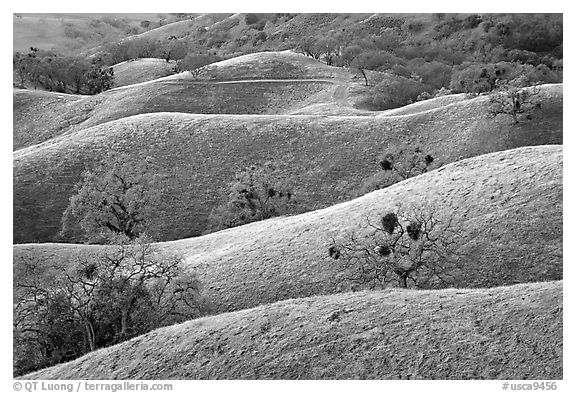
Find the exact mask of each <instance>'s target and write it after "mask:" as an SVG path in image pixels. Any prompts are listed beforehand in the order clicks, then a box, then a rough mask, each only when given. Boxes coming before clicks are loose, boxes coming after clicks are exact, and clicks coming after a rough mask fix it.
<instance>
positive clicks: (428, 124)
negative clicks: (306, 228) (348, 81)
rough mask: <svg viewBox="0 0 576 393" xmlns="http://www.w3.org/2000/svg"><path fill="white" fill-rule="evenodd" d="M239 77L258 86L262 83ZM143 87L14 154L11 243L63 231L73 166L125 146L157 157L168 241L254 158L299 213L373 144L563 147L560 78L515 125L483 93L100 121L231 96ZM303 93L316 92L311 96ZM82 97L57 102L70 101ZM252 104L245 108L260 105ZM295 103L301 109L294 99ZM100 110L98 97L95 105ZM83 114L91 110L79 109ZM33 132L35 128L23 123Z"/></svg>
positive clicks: (331, 191)
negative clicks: (359, 110) (404, 109)
mask: <svg viewBox="0 0 576 393" xmlns="http://www.w3.org/2000/svg"><path fill="white" fill-rule="evenodd" d="M271 84H272V85H274V86H273V87H270V86H268V87H266V88H270V89H272V90H271V91H273V92H274V94H276V93H278V92H279V91H280V89H281V88H279V87H278V86H277V83H271ZM282 84H283V82H282V83H280V85H282ZM232 85H234V83H232ZM238 85H248V86H252V89H257V88H259V87H258V86H261V87H262V88H264V87H265V85H266V84H265V83H263V84H261V85H254V84H252V83H245V84H243V83H241V82H240V83H238ZM269 85H270V84H269ZM145 86H148V87H147V88H146V89H143V88H142V89H139V90H137V91H140V92H141V94H135V93H136V91H134V90H132V89H130V88H125V89H118V90H117V91H115V92H112V93H110V94H115V99H114V100H109V101H108V102H109V103H108V104H106V108H107V109H106V110H103V109H92V110H91V116H90V117H88V118H87V119H86V120H85V121H84V123H81V124H79V125H78V127H82V126H84V125H86V126H87V125H88V123H92V124H93V123H101V122H105V123H104V124H101V125H99V126H96V127H92V128H88V129H83V130H81V131H77V132H75V133H68V134H66V135H64V136H62V137H58V138H54V139H52V140H50V141H47V142H45V143H42V144H39V145H36V146H31V147H29V148H25V149H21V150H19V151H17V152H15V153H14V195H15V198H14V241H15V242H17V243H23V242H36V241H51V240H52V239H53V236H54V235H55V234H56V233H57V231H58V230H59V228H60V217H61V215H62V212H63V211H64V209H65V207H66V205H67V204H68V199H69V197H70V196H71V193H72V186H73V185H74V184H75V183H76V182H77V181H78V180H79V179H80V172H81V171H82V169H83V168H84V167H87V166H90V165H91V164H92V163H94V162H95V161H97V160H99V159H101V157H102V155H103V154H104V153H105V152H107V151H112V152H118V151H122V152H130V153H131V154H133V157H134V160H137V159H139V158H140V157H143V156H150V157H153V158H154V159H155V161H156V162H157V164H158V166H159V168H160V173H161V174H162V175H165V176H166V178H165V183H164V190H163V193H164V195H165V197H166V201H167V202H166V204H164V205H163V206H160V210H161V214H160V216H159V217H158V219H157V221H156V223H155V226H156V229H157V232H159V233H161V234H162V237H161V239H162V240H169V239H177V238H185V237H189V236H194V235H198V234H200V233H201V232H202V231H203V230H204V228H205V227H206V219H207V216H208V213H209V211H210V210H211V209H212V207H213V206H215V205H216V204H218V203H219V197H220V194H221V191H222V190H223V188H224V187H225V185H226V184H227V183H228V182H229V181H230V180H231V179H232V177H233V174H234V172H235V171H237V170H239V169H241V168H243V167H244V166H246V165H249V164H253V163H258V162H263V161H266V160H269V161H273V162H275V163H276V164H277V167H278V168H279V174H280V176H282V177H284V178H287V179H289V180H290V181H291V182H292V184H293V188H294V191H295V196H296V198H297V199H298V207H299V210H298V211H300V212H302V211H310V210H314V209H318V208H321V207H326V206H330V205H332V204H334V203H337V202H341V201H343V200H347V199H349V198H350V197H351V196H352V195H355V193H356V190H357V189H358V187H359V186H360V184H361V183H362V180H363V179H365V178H367V177H369V176H370V175H372V174H373V173H374V172H376V171H377V170H378V167H377V162H378V161H377V160H378V156H379V155H380V154H381V153H382V151H383V150H384V149H386V148H387V147H388V146H390V145H394V144H397V143H411V144H414V145H420V146H425V147H426V150H427V151H428V152H430V153H431V154H432V155H433V156H434V157H436V159H437V160H439V161H442V162H444V163H449V162H453V161H455V160H458V159H459V158H462V157H471V156H476V155H479V154H484V153H488V152H492V151H500V150H505V149H509V148H514V147H519V146H526V145H541V144H560V143H562V90H561V86H549V87H547V88H543V89H542V90H543V91H546V92H550V98H548V99H547V101H546V104H545V107H544V109H543V111H542V113H541V114H539V116H537V117H535V118H534V120H532V121H530V122H522V123H521V124H519V125H517V126H515V125H513V124H511V121H510V119H508V118H505V117H498V118H496V119H491V118H489V117H488V115H487V109H486V108H487V100H486V97H479V98H476V99H472V100H465V101H462V102H456V103H453V104H450V105H447V106H442V107H439V108H436V109H433V110H427V111H425V112H422V113H414V114H412V115H403V116H360V115H356V116H323V115H316V116H310V115H295V116H278V115H274V116H250V115H248V116H241V115H189V114H181V113H158V114H146V115H139V116H133V117H128V118H123V119H121V120H117V121H108V120H109V119H110V118H116V117H119V118H121V117H124V116H128V115H130V113H133V112H138V111H139V110H142V108H146V107H148V108H151V107H152V108H154V109H157V110H161V109H166V108H169V109H173V110H177V109H178V108H179V107H178V105H180V108H181V107H183V106H185V105H184V104H186V103H188V104H189V107H188V108H187V109H188V110H193V109H194V108H193V107H194V105H204V107H205V108H206V107H207V105H210V102H211V103H212V105H214V107H215V108H216V107H218V105H220V104H226V103H228V104H229V106H228V108H231V107H232V106H233V105H232V101H230V100H231V99H233V97H232V98H231V97H230V96H226V91H228V92H230V91H231V90H218V89H205V90H204V91H205V92H206V94H211V95H212V96H211V97H212V98H210V99H206V100H205V101H202V103H201V104H199V103H198V102H200V101H193V100H192V99H191V98H190V97H191V96H190V93H191V92H192V91H196V92H198V91H199V89H201V88H202V87H201V85H198V84H191V85H190V86H191V87H190V89H188V90H187V89H183V88H182V86H181V85H179V84H176V85H170V84H168V85H166V86H165V87H163V94H162V95H153V96H151V95H150V94H152V93H153V92H154V91H155V92H156V93H158V89H157V87H155V86H156V83H151V84H148V85H145ZM221 86H230V84H227V83H226V84H223V85H221ZM291 86H293V85H291V84H290V83H288V84H286V85H284V88H286V89H288V93H286V94H285V95H284V96H283V97H284V99H280V98H279V97H280V96H276V95H274V96H272V97H271V98H272V103H271V101H270V100H269V98H268V96H266V97H265V98H262V99H261V100H262V105H264V107H266V108H267V110H270V109H269V108H271V105H272V104H273V103H276V104H277V105H279V106H284V108H287V107H289V106H290V105H291V104H290V102H289V100H287V99H286V97H287V96H292V97H296V96H301V93H302V92H303V91H305V89H312V90H314V89H315V87H312V86H310V85H305V86H307V87H303V89H304V90H298V91H299V92H300V93H296V92H290V89H292V87H291ZM328 86H329V88H330V89H333V88H334V85H330V84H328ZM318 88H320V87H318ZM223 89H224V88H223ZM322 89H324V88H323V87H322ZM247 91H248V90H247V88H246V86H244V87H243V88H242V89H240V88H238V90H237V93H238V94H237V95H236V96H235V97H237V98H238V100H239V101H238V104H239V105H243V106H244V108H246V107H247V106H248V105H249V104H250V100H251V99H245V100H241V99H240V98H241V97H243V94H244V93H246V92H247ZM321 91H323V92H324V93H321V94H325V93H326V90H321ZM311 93H312V94H314V91H312V92H311ZM26 94H28V93H26ZM318 94H320V93H318ZM274 97H276V99H275V100H274V99H273V98H274ZM310 97H311V98H310V100H313V99H314V96H313V95H311V96H310ZM318 97H319V96H318V95H317V96H316V98H318ZM94 99H104V98H102V97H100V98H99V97H95V98H94ZM83 100H84V99H83ZM83 100H77V101H71V102H69V103H67V104H66V105H68V106H72V105H76V106H79V105H82V102H85V101H83ZM255 100H256V99H255ZM113 102H114V103H115V104H114V105H112V103H113ZM258 102H260V101H258ZM258 102H252V105H259V104H258ZM296 104H300V105H305V103H304V102H302V101H298V102H297V103H296ZM296 104H292V105H296ZM138 106H139V107H140V109H137V108H138ZM103 107H104V104H101V105H100V106H99V108H103ZM96 108H98V106H97V107H96ZM89 110H90V106H86V111H89ZM277 110H280V109H277ZM414 112H417V110H415V111H414ZM86 113H88V112H86ZM87 116H88V115H87ZM78 119H81V118H80V117H79V118H78ZM37 121H40V120H37ZM35 122H36V120H35ZM46 123H48V121H46ZM36 127H40V126H39V125H36ZM30 129H36V128H34V125H33V124H32V123H30ZM40 129H41V128H40ZM50 135H51V134H50Z"/></svg>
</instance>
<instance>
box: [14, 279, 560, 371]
mask: <svg viewBox="0 0 576 393" xmlns="http://www.w3.org/2000/svg"><path fill="white" fill-rule="evenodd" d="M486 310H490V312H486ZM562 315H563V306H562V281H556V282H549V283H533V284H522V285H514V286H510V287H499V288H492V289H479V290H462V289H447V290H439V291H406V290H404V291H402V290H386V291H374V292H357V293H346V294H338V295H332V296H323V297H311V298H305V299H296V300H288V301H285V302H280V303H275V304H268V305H264V306H260V307H258V308H254V309H250V310H244V311H238V312H234V313H227V314H222V315H217V316H213V317H208V318H202V319H197V320H192V321H188V322H185V323H183V324H180V325H174V326H170V327H166V328H162V329H158V330H155V331H152V332H150V333H148V334H146V335H144V336H140V337H136V338H134V339H132V340H130V341H127V342H124V343H121V344H119V345H115V346H113V347H110V348H104V349H100V350H97V351H95V352H92V353H90V354H88V355H85V356H84V357H82V358H79V359H77V360H74V361H72V362H70V363H65V364H61V365H58V366H55V367H52V368H48V369H45V370H40V371H38V372H35V373H32V374H28V375H26V376H24V377H23V378H24V379H504V380H524V379H546V380H548V379H562V378H563V364H562V352H563V337H562V326H563V324H562Z"/></svg>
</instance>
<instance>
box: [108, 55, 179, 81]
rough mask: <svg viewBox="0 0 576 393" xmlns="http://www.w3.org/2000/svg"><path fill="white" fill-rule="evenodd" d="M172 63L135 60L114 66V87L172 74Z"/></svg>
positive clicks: (158, 60) (161, 60)
mask: <svg viewBox="0 0 576 393" xmlns="http://www.w3.org/2000/svg"><path fill="white" fill-rule="evenodd" d="M175 65H176V63H175V62H174V61H170V62H167V61H166V60H164V59H136V60H132V61H125V62H122V63H119V64H116V65H114V67H113V68H114V86H115V87H121V86H128V85H133V84H136V83H141V82H148V81H151V80H154V79H158V78H162V77H165V76H168V75H172V74H174V66H175Z"/></svg>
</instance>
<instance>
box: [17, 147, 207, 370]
mask: <svg viewBox="0 0 576 393" xmlns="http://www.w3.org/2000/svg"><path fill="white" fill-rule="evenodd" d="M154 172H156V171H155V170H154V169H153V165H152V164H151V163H150V162H148V161H146V160H144V161H143V162H141V163H139V164H138V165H133V164H131V163H129V161H128V160H127V159H126V157H125V156H122V155H120V156H110V157H107V158H106V159H104V160H103V161H102V163H101V164H99V165H97V166H96V167H95V168H93V169H91V170H87V171H85V172H84V174H83V178H82V180H81V181H80V182H79V183H78V185H77V186H76V193H75V195H74V196H72V198H71V199H70V205H69V207H68V209H67V210H66V211H65V213H64V215H63V220H62V221H63V232H66V231H68V230H70V229H71V228H73V227H75V226H79V227H80V228H81V229H82V230H83V232H84V234H85V239H86V241H87V242H90V243H103V244H106V245H107V246H106V247H104V248H98V249H92V250H93V253H91V254H90V255H86V254H85V255H77V256H75V257H74V256H73V257H71V258H70V259H69V260H67V261H64V262H63V263H61V264H57V265H55V266H48V265H46V264H44V263H43V262H42V261H39V260H38V259H30V260H29V259H22V260H16V261H15V263H14V269H15V273H14V359H15V362H14V367H15V370H14V372H15V374H16V375H20V374H23V373H26V372H30V371H33V370H35V369H38V368H42V367H47V366H51V365H54V364H57V363H60V362H63V361H68V360H71V359H74V358H76V357H79V356H81V355H83V354H85V353H87V352H89V351H93V350H95V349H97V348H101V347H105V346H108V345H112V344H116V343H119V342H122V341H125V340H127V339H130V338H132V337H135V336H138V335H141V334H144V333H146V332H149V331H150V330H153V329H156V328H158V327H160V326H165V325H170V324H174V323H178V322H181V321H184V320H187V319H191V318H194V317H197V316H200V315H204V314H206V313H207V312H208V311H209V310H208V305H207V301H206V299H204V298H203V297H202V296H201V289H202V285H201V283H200V280H199V279H198V277H197V276H196V274H195V273H194V271H193V270H191V269H190V268H187V267H186V265H185V263H184V261H183V259H182V258H181V257H180V256H178V255H167V254H166V253H162V252H160V250H158V249H157V247H156V246H154V245H153V243H152V241H153V238H152V237H150V236H149V235H147V234H146V231H147V230H148V229H149V227H150V223H151V220H152V207H153V206H154V205H155V204H156V203H157V201H158V198H159V193H158V189H159V187H158V185H157V184H156V182H157V177H156V176H155V175H154Z"/></svg>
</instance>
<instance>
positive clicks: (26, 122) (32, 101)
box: [12, 89, 90, 150]
mask: <svg viewBox="0 0 576 393" xmlns="http://www.w3.org/2000/svg"><path fill="white" fill-rule="evenodd" d="M85 102H86V101H85V97H84V96H80V95H72V94H63V93H50V92H47V91H40V90H38V91H36V90H21V89H14V94H13V101H12V105H13V111H12V114H13V115H12V116H13V121H14V131H13V133H12V143H13V148H14V150H18V149H21V148H23V147H26V146H31V145H35V144H37V143H39V142H43V141H46V140H49V139H51V138H53V137H55V136H57V135H60V134H61V133H62V132H63V131H62V130H65V129H67V128H68V127H70V125H72V124H78V123H81V122H83V121H85V120H86V119H87V118H88V116H89V113H90V110H89V106H87V105H85V104H84V105H83V103H85ZM71 108H74V114H71V113H70V110H71ZM43 124H44V125H48V127H46V126H42V125H43Z"/></svg>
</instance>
